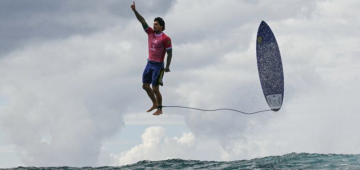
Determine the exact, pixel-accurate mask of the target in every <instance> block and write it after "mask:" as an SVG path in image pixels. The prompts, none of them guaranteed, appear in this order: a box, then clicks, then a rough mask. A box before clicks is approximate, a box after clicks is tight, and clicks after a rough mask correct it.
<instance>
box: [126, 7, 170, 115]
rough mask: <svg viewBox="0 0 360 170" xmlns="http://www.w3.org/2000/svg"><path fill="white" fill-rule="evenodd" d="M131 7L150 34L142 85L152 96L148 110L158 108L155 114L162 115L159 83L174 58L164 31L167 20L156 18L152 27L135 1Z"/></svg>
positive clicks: (161, 83)
mask: <svg viewBox="0 0 360 170" xmlns="http://www.w3.org/2000/svg"><path fill="white" fill-rule="evenodd" d="M131 9H132V10H133V11H134V13H135V16H136V18H137V19H138V20H139V22H140V23H141V24H142V26H143V28H144V30H145V32H146V33H147V34H148V45H149V47H148V48H149V58H148V62H147V64H146V67H145V70H144V73H143V78H142V82H143V86H142V87H143V89H144V90H145V91H146V93H147V94H148V96H149V97H150V99H151V101H152V103H153V106H152V107H151V108H150V109H149V110H148V111H147V112H151V111H153V110H155V109H157V110H156V112H155V113H153V115H160V114H162V96H161V93H160V88H159V85H161V86H162V85H163V81H162V79H163V76H164V72H170V63H171V58H172V46H171V39H170V37H168V36H167V35H166V34H165V33H163V31H164V30H165V22H164V20H163V19H162V18H160V17H157V18H155V19H154V24H153V28H151V27H149V26H148V24H147V23H146V21H145V19H144V18H143V17H142V16H141V15H140V14H139V13H138V12H137V11H136V8H135V2H133V4H132V5H131ZM165 53H167V60H166V67H165V68H164V58H165ZM150 84H151V87H150Z"/></svg>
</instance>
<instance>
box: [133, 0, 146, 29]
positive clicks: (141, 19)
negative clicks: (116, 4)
mask: <svg viewBox="0 0 360 170" xmlns="http://www.w3.org/2000/svg"><path fill="white" fill-rule="evenodd" d="M130 8H131V9H132V10H133V11H134V13H135V16H136V18H137V19H138V20H139V22H140V23H141V24H142V26H143V27H144V29H146V28H147V27H148V24H147V23H146V21H145V19H144V17H142V16H141V15H140V14H139V13H138V12H137V11H136V8H135V1H133V4H132V5H131V6H130Z"/></svg>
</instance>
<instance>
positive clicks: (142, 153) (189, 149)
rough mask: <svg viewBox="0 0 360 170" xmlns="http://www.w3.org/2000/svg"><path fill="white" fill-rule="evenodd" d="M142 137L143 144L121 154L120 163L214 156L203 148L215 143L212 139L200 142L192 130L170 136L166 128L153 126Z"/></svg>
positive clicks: (209, 157)
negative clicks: (176, 135) (179, 135)
mask: <svg viewBox="0 0 360 170" xmlns="http://www.w3.org/2000/svg"><path fill="white" fill-rule="evenodd" d="M141 139H142V143H141V144H139V145H137V146H134V147H133V148H132V149H130V150H129V151H126V152H123V153H121V154H120V156H119V162H118V163H119V165H127V164H132V163H136V162H138V161H141V160H153V161H155V160H164V159H173V158H186V159H191V158H192V159H196V158H199V156H200V155H201V157H202V159H211V157H213V156H211V155H207V156H206V154H205V150H203V149H204V148H208V147H209V146H211V145H212V144H214V143H213V142H211V141H208V142H207V143H198V140H197V139H196V137H195V136H194V134H192V133H191V132H188V133H186V132H184V133H183V134H182V136H181V137H172V138H169V137H167V135H166V129H165V128H163V127H161V126H152V127H148V128H146V130H145V132H144V134H143V135H141ZM203 146H205V147H203ZM212 150H213V149H212ZM212 150H210V151H212ZM208 151H209V150H208Z"/></svg>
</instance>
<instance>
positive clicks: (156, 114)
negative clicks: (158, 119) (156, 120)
mask: <svg viewBox="0 0 360 170" xmlns="http://www.w3.org/2000/svg"><path fill="white" fill-rule="evenodd" d="M161 114H162V110H160V109H158V110H157V111H156V112H155V113H153V115H154V116H159V115H161Z"/></svg>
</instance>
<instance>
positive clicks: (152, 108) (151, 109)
mask: <svg viewBox="0 0 360 170" xmlns="http://www.w3.org/2000/svg"><path fill="white" fill-rule="evenodd" d="M156 108H157V106H155V105H153V106H152V107H151V108H150V109H149V110H148V111H146V112H151V111H153V110H154V109H156Z"/></svg>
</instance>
